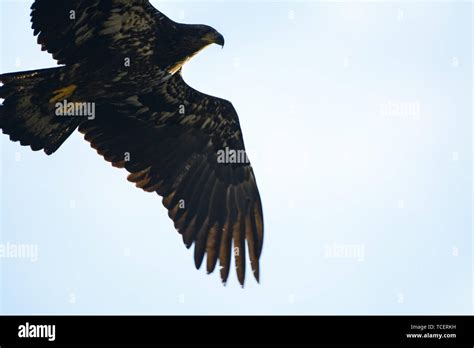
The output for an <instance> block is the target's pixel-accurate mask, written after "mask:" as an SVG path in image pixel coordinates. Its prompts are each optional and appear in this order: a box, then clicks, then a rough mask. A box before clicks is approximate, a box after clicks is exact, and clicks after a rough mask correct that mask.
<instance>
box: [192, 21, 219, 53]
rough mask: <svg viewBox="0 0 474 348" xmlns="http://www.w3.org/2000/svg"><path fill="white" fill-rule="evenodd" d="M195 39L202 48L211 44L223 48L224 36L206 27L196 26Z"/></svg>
mask: <svg viewBox="0 0 474 348" xmlns="http://www.w3.org/2000/svg"><path fill="white" fill-rule="evenodd" d="M196 34H197V37H199V38H200V40H201V42H202V44H203V45H204V47H206V46H208V45H212V44H216V45H219V46H221V47H222V48H224V44H225V40H224V36H222V34H221V33H219V32H218V31H217V30H216V29H214V28H212V27H210V26H208V25H197V26H196Z"/></svg>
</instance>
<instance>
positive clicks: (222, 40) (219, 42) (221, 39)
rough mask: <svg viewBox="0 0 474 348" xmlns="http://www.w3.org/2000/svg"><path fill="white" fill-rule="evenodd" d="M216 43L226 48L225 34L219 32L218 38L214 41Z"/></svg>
mask: <svg viewBox="0 0 474 348" xmlns="http://www.w3.org/2000/svg"><path fill="white" fill-rule="evenodd" d="M214 43H216V44H217V45H219V46H221V47H222V48H224V44H225V40H224V36H222V35H221V34H219V33H217V36H216V40H215V41H214Z"/></svg>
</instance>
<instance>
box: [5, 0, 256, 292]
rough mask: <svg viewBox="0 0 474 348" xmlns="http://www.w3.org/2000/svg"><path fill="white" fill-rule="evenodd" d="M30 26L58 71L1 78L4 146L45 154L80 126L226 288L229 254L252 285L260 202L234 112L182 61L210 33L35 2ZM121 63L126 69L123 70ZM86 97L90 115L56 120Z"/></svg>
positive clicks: (100, 1)
mask: <svg viewBox="0 0 474 348" xmlns="http://www.w3.org/2000/svg"><path fill="white" fill-rule="evenodd" d="M32 23H33V25H32V28H33V30H34V34H35V35H38V43H39V44H40V45H41V46H42V49H43V50H46V51H48V52H50V53H51V54H52V55H53V57H54V58H55V59H56V60H57V61H58V63H60V64H64V66H62V67H58V68H53V69H44V70H38V71H32V72H24V73H13V74H5V75H0V81H2V82H3V84H4V86H3V87H1V88H0V97H1V98H4V99H5V102H4V103H3V105H2V106H1V107H0V127H1V129H2V131H3V132H4V133H6V134H9V135H10V138H11V140H13V141H20V142H21V144H22V145H29V146H30V147H31V148H32V149H33V150H40V149H43V150H44V151H45V152H46V153H47V154H52V153H53V152H54V151H56V150H57V148H59V146H60V145H61V144H62V143H63V142H64V141H65V140H66V139H67V137H68V136H69V135H70V134H71V133H72V132H73V131H74V130H75V129H77V128H78V127H79V131H80V132H82V133H83V134H84V136H85V139H86V140H87V141H89V142H90V143H91V146H92V147H93V148H95V149H96V150H97V152H98V153H99V154H100V155H102V156H103V157H104V158H105V159H106V160H107V161H109V162H111V163H112V165H114V166H116V167H119V168H125V169H126V170H128V171H129V172H130V175H129V176H128V180H129V181H131V182H133V183H135V185H136V186H137V187H139V188H141V189H143V190H145V191H147V192H157V193H158V194H159V195H160V196H162V197H163V204H164V206H165V207H166V208H167V209H168V211H169V216H170V218H171V219H172V220H173V221H174V225H175V227H176V229H177V230H178V231H179V233H180V234H181V235H182V238H183V241H184V244H185V245H186V246H187V247H188V248H189V247H191V246H192V245H193V244H194V261H195V265H196V267H197V268H199V267H200V266H201V264H202V262H203V260H204V257H205V255H207V265H206V268H207V271H208V273H211V272H213V271H214V269H215V267H216V264H217V261H219V264H220V266H221V270H220V272H221V278H222V280H223V281H224V282H226V281H227V279H228V275H229V270H230V264H231V258H232V254H234V256H235V263H236V269H237V276H238V279H239V282H240V283H241V284H242V285H243V284H244V279H245V260H246V256H247V255H248V258H249V259H250V263H251V267H252V270H253V273H254V276H255V277H256V279H257V280H258V279H259V258H260V255H261V251H262V244H263V213H262V204H261V200H260V196H259V192H258V188H257V184H256V181H255V176H254V173H253V170H252V167H251V165H250V163H249V162H248V161H221V160H220V159H219V156H220V153H221V152H222V151H227V150H229V149H230V150H231V151H234V152H245V146H244V141H243V138H242V132H241V129H240V125H239V120H238V116H237V113H236V111H235V109H234V107H233V106H232V104H231V103H230V102H228V101H226V100H223V99H219V98H216V97H212V96H209V95H206V94H203V93H200V92H198V91H196V90H194V89H192V88H191V87H189V86H188V85H187V84H186V83H185V82H184V80H183V78H182V76H181V67H182V65H183V64H184V63H185V62H186V61H187V60H189V59H190V58H191V57H192V56H193V55H195V54H196V53H197V52H199V51H200V50H202V49H203V48H204V47H206V46H207V45H209V44H211V43H217V44H220V45H223V44H224V39H223V37H222V35H220V34H219V33H218V32H217V31H215V30H214V29H213V28H211V27H208V26H204V25H188V24H180V23H176V22H173V21H172V20H170V19H169V18H167V17H166V16H165V15H163V14H162V13H161V12H159V11H158V10H156V9H155V8H154V7H153V6H152V5H151V4H150V3H149V2H148V1H144V0H143V1H140V0H133V1H119V0H105V1H104V0H89V1H85V0H84V1H80V0H75V1H69V2H58V1H53V0H36V1H35V3H34V4H33V6H32ZM127 62H128V63H129V64H125V63H127ZM66 97H67V98H68V100H70V101H71V102H75V103H78V102H89V101H90V102H94V103H96V105H97V109H96V117H95V118H94V119H86V118H84V117H69V118H67V117H61V118H58V117H56V116H55V115H54V107H55V105H54V104H55V103H54V102H56V101H60V100H62V99H65V98H66Z"/></svg>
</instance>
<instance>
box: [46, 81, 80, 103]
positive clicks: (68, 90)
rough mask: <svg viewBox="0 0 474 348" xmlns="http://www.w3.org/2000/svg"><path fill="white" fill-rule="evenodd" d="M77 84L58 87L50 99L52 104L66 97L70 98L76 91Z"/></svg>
mask: <svg viewBox="0 0 474 348" xmlns="http://www.w3.org/2000/svg"><path fill="white" fill-rule="evenodd" d="M76 89H77V86H76V85H69V86H67V87H64V88H61V89H58V90H56V91H54V92H53V95H54V96H53V97H52V98H51V99H50V100H49V102H50V103H51V104H54V103H57V102H59V101H62V100H64V99H66V98H69V97H70V96H71V95H73V93H74V92H75V91H76Z"/></svg>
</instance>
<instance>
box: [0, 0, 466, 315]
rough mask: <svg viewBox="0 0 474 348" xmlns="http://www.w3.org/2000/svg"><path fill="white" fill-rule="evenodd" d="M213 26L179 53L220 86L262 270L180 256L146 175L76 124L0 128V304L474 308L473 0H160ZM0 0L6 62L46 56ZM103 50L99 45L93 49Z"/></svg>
mask: <svg viewBox="0 0 474 348" xmlns="http://www.w3.org/2000/svg"><path fill="white" fill-rule="evenodd" d="M153 3H154V4H155V6H157V7H158V8H159V9H160V10H161V11H163V12H164V13H165V14H167V15H168V16H170V17H171V18H172V19H174V20H177V21H181V22H186V23H205V24H209V25H211V26H213V27H215V28H216V29H217V30H219V31H220V32H221V33H222V34H223V35H224V36H225V38H226V46H225V49H224V50H221V49H220V47H218V46H215V47H210V48H208V49H206V50H205V51H203V52H201V53H200V54H199V55H198V56H197V57H195V58H194V59H193V60H192V61H191V62H190V63H188V64H187V65H186V66H185V68H184V78H185V80H186V81H187V82H188V83H189V84H190V85H191V86H193V87H194V88H196V89H198V90H200V91H203V92H206V93H209V94H211V95H216V96H219V97H222V98H226V99H228V100H231V101H232V103H233V104H234V106H235V107H236V109H237V111H238V113H239V116H240V122H241V126H242V130H243V133H244V138H245V142H246V146H247V149H248V153H249V155H250V159H251V160H252V163H253V166H254V170H255V173H256V176H257V181H258V184H259V189H260V193H261V196H262V200H263V208H264V216H265V242H264V249H263V254H262V258H261V284H256V282H255V281H254V280H253V278H251V275H250V274H249V273H247V281H246V285H245V288H244V289H242V288H241V287H240V286H239V284H238V282H237V279H236V275H235V271H234V270H233V269H232V271H231V274H230V280H229V282H228V284H227V286H226V287H224V286H222V285H221V282H220V279H219V275H218V272H215V273H214V274H212V275H209V276H208V275H206V272H205V270H204V269H201V270H200V271H197V270H196V269H195V268H194V264H193V251H192V250H187V249H186V248H185V247H184V246H183V244H182V240H181V237H180V236H179V234H178V233H176V231H175V230H174V228H173V225H172V222H171V220H170V219H169V218H168V216H167V212H166V210H165V209H164V207H163V206H162V204H161V200H160V198H159V197H158V196H157V195H156V194H147V193H144V192H142V191H141V190H139V189H136V188H135V187H134V186H133V185H132V184H130V183H128V182H127V181H126V176H127V173H126V172H125V171H121V170H119V169H116V168H113V167H112V166H110V164H108V163H107V162H105V161H104V160H103V159H102V158H101V157H100V156H98V155H97V154H96V152H95V151H94V150H93V149H91V148H90V146H89V144H88V143H87V142H85V141H84V140H83V139H82V136H81V135H80V134H79V133H77V134H74V135H73V136H72V137H71V138H70V139H69V140H68V141H67V142H66V143H65V144H64V145H63V147H61V149H60V150H59V151H58V152H57V153H55V154H54V155H53V156H50V157H48V156H46V155H45V154H44V153H42V152H36V153H34V152H32V151H31V150H30V149H29V148H23V147H21V146H20V145H19V144H18V143H12V142H10V141H9V139H8V137H7V136H4V135H2V136H1V137H0V155H1V157H0V193H1V199H0V221H1V223H0V244H1V243H3V244H4V245H5V244H7V243H11V244H31V245H34V246H37V248H38V260H37V261H36V262H32V260H31V259H28V258H23V259H17V258H0V276H1V282H0V313H4V314H472V313H473V306H472V303H473V284H472V280H473V258H472V255H473V253H472V249H473V239H472V223H473V220H472V216H473V209H472V195H473V191H472V148H473V147H472V131H473V127H472V100H473V98H474V96H473V83H472V82H473V81H472V61H473V59H472V46H473V40H472V33H473V27H472V17H473V5H472V3H470V2H350V3H348V2H308V1H299V2H289V1H286V2H285V1H282V2H267V1H256V2H247V1H239V2H228V1H225V2H204V1H193V2H191V1H179V2H171V1H162V2H157V1H153ZM30 5H31V1H8V0H7V1H6V0H0V71H1V72H11V71H18V70H30V69H38V68H46V67H52V66H55V62H54V61H53V60H52V58H51V57H50V55H49V54H47V53H45V52H41V50H40V47H39V46H38V45H37V44H36V38H34V37H33V35H32V31H31V29H30V23H29V12H30V11H29V7H30ZM104 59H107V57H104Z"/></svg>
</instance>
